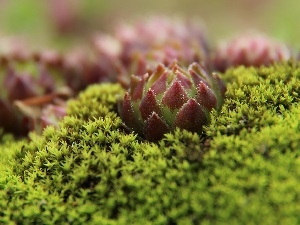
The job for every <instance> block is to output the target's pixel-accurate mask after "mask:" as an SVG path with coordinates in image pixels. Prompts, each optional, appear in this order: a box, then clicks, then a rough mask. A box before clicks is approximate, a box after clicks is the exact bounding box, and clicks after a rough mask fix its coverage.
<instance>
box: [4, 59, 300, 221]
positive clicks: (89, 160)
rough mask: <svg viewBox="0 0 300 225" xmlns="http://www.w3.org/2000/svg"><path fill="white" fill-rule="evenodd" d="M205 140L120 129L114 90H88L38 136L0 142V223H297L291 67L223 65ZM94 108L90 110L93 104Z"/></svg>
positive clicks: (299, 173) (295, 71)
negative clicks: (221, 91)
mask: <svg viewBox="0 0 300 225" xmlns="http://www.w3.org/2000/svg"><path fill="white" fill-rule="evenodd" d="M224 79H225V80H226V81H228V82H229V81H230V84H229V85H228V91H227V98H226V100H225V102H224V105H223V106H222V109H221V111H220V113H219V114H218V113H217V112H216V111H214V112H213V113H212V115H211V123H210V125H207V126H205V127H204V131H205V133H206V136H205V137H200V136H199V135H197V134H196V133H193V132H189V131H186V130H180V129H175V131H174V132H172V133H168V134H166V135H165V136H164V138H163V139H162V140H160V141H158V142H156V143H149V142H143V141H140V140H139V138H138V136H137V135H136V134H133V133H130V134H126V131H124V127H123V125H122V121H121V119H120V117H119V116H118V115H117V99H116V98H115V96H116V94H119V95H122V94H124V90H123V89H122V88H121V87H120V85H115V84H101V85H93V86H91V87H89V88H88V89H87V90H86V91H84V92H82V93H81V94H80V95H79V97H78V99H76V100H73V101H71V102H69V104H68V114H69V115H68V116H66V117H65V118H64V119H63V120H62V121H61V122H60V124H59V127H58V128H56V129H55V128H54V127H53V126H49V127H47V128H46V129H45V130H44V133H43V135H42V136H39V135H35V134H31V136H30V138H31V141H30V142H27V141H24V140H23V141H19V142H15V143H14V144H13V145H12V143H11V142H10V141H9V138H7V140H6V141H5V144H4V145H2V147H1V152H2V154H3V155H5V156H6V157H5V158H2V159H1V161H0V169H1V173H2V174H5V176H1V179H0V187H1V188H0V196H1V201H0V209H1V210H0V212H1V213H0V218H1V219H0V220H1V222H2V223H11V222H12V223H26V224H34V223H37V224H44V223H47V224H67V223H71V224H83V223H84V224H99V223H100V224H129V223H132V224H141V223H145V224H200V223H201V224H229V223H230V224H241V223H245V224H257V223H260V222H261V221H262V220H263V221H264V223H265V224H291V225H292V224H298V223H299V221H300V217H299V210H300V208H299V205H300V204H299V203H300V198H299V196H300V193H299V188H298V186H299V179H300V170H299V168H300V165H299V163H300V161H299V157H298V155H299V153H298V152H299V148H300V143H299V135H300V129H299V127H300V125H299V115H300V107H299V101H300V98H299V91H300V85H299V84H300V82H299V79H300V64H299V63H298V64H295V63H283V64H276V65H275V66H272V67H261V68H245V67H238V68H236V69H230V70H228V71H227V72H226V73H225V74H224ZM96 103H97V104H96Z"/></svg>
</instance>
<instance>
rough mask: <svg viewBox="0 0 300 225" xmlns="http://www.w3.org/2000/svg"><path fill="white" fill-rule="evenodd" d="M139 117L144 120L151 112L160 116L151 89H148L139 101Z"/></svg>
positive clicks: (159, 110)
mask: <svg viewBox="0 0 300 225" xmlns="http://www.w3.org/2000/svg"><path fill="white" fill-rule="evenodd" d="M139 109H140V112H141V116H142V118H143V120H146V119H147V118H148V117H149V116H150V115H151V114H152V113H153V112H155V113H157V114H158V115H160V114H161V109H160V107H159V105H158V103H157V101H156V96H155V93H154V91H153V90H152V89H149V90H148V91H147V93H146V95H145V96H144V98H143V99H142V101H141V104H140V106H139Z"/></svg>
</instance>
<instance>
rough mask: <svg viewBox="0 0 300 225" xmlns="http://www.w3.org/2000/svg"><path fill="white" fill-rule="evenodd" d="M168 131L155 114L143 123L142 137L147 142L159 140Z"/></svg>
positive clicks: (163, 122) (166, 126) (165, 124)
mask: <svg viewBox="0 0 300 225" xmlns="http://www.w3.org/2000/svg"><path fill="white" fill-rule="evenodd" d="M169 131H170V128H169V126H168V125H167V123H166V122H165V121H163V120H162V119H161V118H160V117H159V116H158V115H157V113H155V112H152V114H151V116H150V117H149V118H148V119H147V120H146V121H145V126H144V136H145V139H147V140H149V141H158V140H160V139H161V138H162V137H163V135H164V134H165V133H168V132H169Z"/></svg>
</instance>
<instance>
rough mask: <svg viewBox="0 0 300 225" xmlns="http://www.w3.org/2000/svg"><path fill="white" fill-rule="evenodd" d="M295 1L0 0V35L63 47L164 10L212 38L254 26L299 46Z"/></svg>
mask: <svg viewBox="0 0 300 225" xmlns="http://www.w3.org/2000/svg"><path fill="white" fill-rule="evenodd" d="M299 12H300V1H299V0H210V1H207V0H159V1H155V0H140V1H138V0H124V1H120V0H44V1H41V0H0V37H4V36H5V37H7V36H8V37H18V38H22V39H24V40H25V41H26V43H29V44H30V45H31V46H32V47H33V48H40V47H44V46H47V47H50V48H51V47H55V48H56V49H60V50H64V49H67V48H69V47H73V46H76V45H78V44H79V43H80V44H82V43H87V42H88V40H89V39H90V38H91V37H92V36H93V35H94V34H95V33H97V32H99V31H109V30H110V29H112V27H113V24H115V23H116V22H119V21H127V20H128V21H130V20H132V19H134V18H138V17H141V16H145V15H153V14H154V15H155V14H158V15H162V14H163V15H170V16H180V17H184V18H194V19H195V20H199V21H202V23H203V24H204V25H205V27H206V30H207V31H208V36H209V37H210V38H211V39H212V40H213V41H218V40H220V39H222V38H228V37H230V36H232V35H233V34H235V33H237V32H240V31H243V30H248V29H256V30H260V31H262V32H265V33H267V34H269V35H272V36H274V37H275V38H277V39H279V40H282V41H285V42H287V43H290V44H291V45H292V46H295V47H299V46H300V41H299V39H300V38H299V37H300V29H299V28H300V26H299Z"/></svg>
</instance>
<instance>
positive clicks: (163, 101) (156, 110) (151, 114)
mask: <svg viewBox="0 0 300 225" xmlns="http://www.w3.org/2000/svg"><path fill="white" fill-rule="evenodd" d="M225 92H226V87H225V84H224V83H223V82H222V81H221V79H220V78H219V76H218V75H217V74H210V73H209V72H208V71H207V70H206V68H205V67H204V66H203V65H200V64H197V63H193V64H191V65H190V66H189V67H188V69H187V70H184V69H183V68H181V67H179V66H178V65H177V64H174V65H172V66H170V67H165V66H163V65H162V64H160V65H158V66H157V68H156V70H155V71H154V73H152V74H151V75H149V74H145V75H143V76H136V75H132V77H131V83H130V88H129V90H128V91H127V92H126V93H125V96H124V99H123V101H122V102H121V103H120V104H119V111H120V115H121V117H122V119H123V121H124V123H125V125H126V126H127V127H128V128H129V129H131V130H133V131H135V132H137V133H138V134H139V135H140V136H142V137H143V138H145V139H147V140H149V141H157V140H160V139H161V138H162V137H163V135H164V134H165V133H167V132H169V131H172V130H174V129H175V128H176V127H179V128H181V129H186V130H189V131H192V132H197V133H199V134H200V133H201V132H202V128H203V125H205V124H207V123H208V122H209V112H210V111H211V110H212V109H216V110H220V108H221V106H222V103H223V99H224V95H225Z"/></svg>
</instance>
